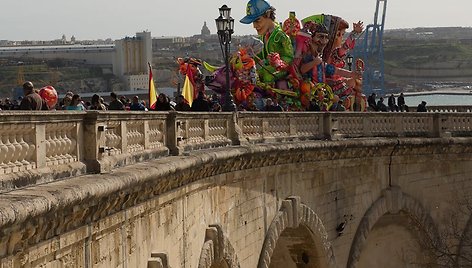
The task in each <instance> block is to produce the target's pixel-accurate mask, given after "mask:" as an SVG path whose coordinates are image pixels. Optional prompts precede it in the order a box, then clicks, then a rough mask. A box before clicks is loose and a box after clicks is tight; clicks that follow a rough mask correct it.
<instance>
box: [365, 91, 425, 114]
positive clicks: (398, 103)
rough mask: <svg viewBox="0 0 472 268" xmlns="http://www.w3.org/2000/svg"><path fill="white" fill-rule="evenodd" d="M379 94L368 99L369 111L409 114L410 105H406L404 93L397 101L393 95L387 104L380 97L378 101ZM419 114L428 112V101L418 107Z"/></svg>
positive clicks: (373, 94) (371, 95)
mask: <svg viewBox="0 0 472 268" xmlns="http://www.w3.org/2000/svg"><path fill="white" fill-rule="evenodd" d="M376 97H377V94H375V93H372V94H370V96H369V97H368V98H367V104H368V106H369V111H377V112H409V111H410V109H409V107H408V105H406V103H405V96H404V95H403V92H402V93H400V95H399V96H398V97H397V99H395V95H393V94H391V95H390V96H389V97H388V99H387V104H385V103H384V98H383V97H380V98H379V100H378V101H376ZM416 111H417V112H427V111H428V110H427V108H426V101H422V102H421V103H420V104H418V107H416Z"/></svg>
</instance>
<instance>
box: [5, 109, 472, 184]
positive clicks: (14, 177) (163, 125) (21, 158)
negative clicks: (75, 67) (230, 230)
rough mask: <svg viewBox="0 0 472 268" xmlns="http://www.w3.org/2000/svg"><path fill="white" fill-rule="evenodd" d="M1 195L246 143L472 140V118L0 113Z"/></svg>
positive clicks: (430, 115) (467, 115)
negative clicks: (58, 181) (394, 138)
mask: <svg viewBox="0 0 472 268" xmlns="http://www.w3.org/2000/svg"><path fill="white" fill-rule="evenodd" d="M0 119H1V120H0V183H1V185H0V192H2V191H8V190H11V189H15V188H18V187H22V186H26V185H30V184H36V183H40V182H47V181H51V180H55V179H60V178H65V177H71V176H76V175H80V174H84V173H102V172H108V171H110V170H112V169H113V168H115V167H120V166H126V165H130V164H134V163H137V162H141V161H144V160H149V159H155V158H159V157H163V156H168V155H179V154H183V153H186V152H190V151H193V150H199V149H205V148H214V147H224V146H234V145H240V144H248V143H271V142H281V141H296V140H321V139H326V140H332V139H345V138H363V137H448V136H459V137H461V136H462V137H463V136H471V135H472V114H470V113H344V112H343V113H309V112H301V113H277V112H272V113H261V112H257V113H254V112H243V113H177V112H169V113H165V112H162V113H154V112H127V113H123V112H108V111H107V112H98V111H88V112H74V113H71V112H63V111H57V112H53V113H52V112H39V113H34V114H32V113H30V112H7V113H2V114H0Z"/></svg>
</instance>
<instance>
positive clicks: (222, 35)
mask: <svg viewBox="0 0 472 268" xmlns="http://www.w3.org/2000/svg"><path fill="white" fill-rule="evenodd" d="M230 14H231V8H229V7H228V6H227V5H223V6H222V7H220V16H219V17H218V18H217V19H215V22H216V29H217V30H218V39H219V41H220V47H221V52H222V53H223V57H224V59H225V66H226V96H225V103H224V104H223V111H225V112H234V111H236V105H235V104H234V101H233V95H231V88H230V80H229V53H230V52H229V48H230V45H231V35H232V34H233V30H234V19H233V18H231V16H230Z"/></svg>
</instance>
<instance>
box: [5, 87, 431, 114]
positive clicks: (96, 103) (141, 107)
mask: <svg viewBox="0 0 472 268" xmlns="http://www.w3.org/2000/svg"><path fill="white" fill-rule="evenodd" d="M23 92H24V96H23V97H21V98H20V99H18V100H13V101H12V100H10V98H6V99H4V100H3V101H2V100H0V110H70V111H85V110H99V111H100V110H101V111H106V110H109V111H171V110H175V111H182V112H187V111H195V112H221V111H222V110H223V109H222V106H221V102H220V98H219V96H218V94H212V95H211V97H209V98H208V97H207V96H206V95H205V94H204V93H203V92H199V93H198V96H197V98H196V99H195V100H194V101H193V102H192V105H189V104H188V102H187V101H186V100H185V98H184V96H183V95H178V96H177V97H175V99H174V100H171V99H170V98H169V97H168V96H167V95H165V94H164V93H160V94H159V95H158V97H157V101H156V103H155V105H153V106H152V107H149V106H148V105H147V104H146V101H145V100H141V99H140V98H139V97H138V96H133V97H132V99H129V98H126V97H125V96H120V97H118V95H117V94H116V93H114V92H111V93H110V96H109V97H110V101H109V102H106V101H105V100H104V98H103V96H100V95H98V94H94V95H93V96H92V98H91V99H90V101H84V100H83V99H82V98H81V97H80V95H79V94H75V93H73V92H71V91H69V92H67V93H66V94H65V96H64V98H62V99H61V100H60V101H58V102H57V103H56V105H55V106H54V107H49V106H48V104H47V103H46V101H45V100H44V99H42V98H41V96H40V95H39V94H38V91H37V90H36V89H35V88H34V86H33V83H32V82H29V81H28V82H25V83H24V84H23ZM367 102H368V109H369V111H379V112H389V111H390V112H408V111H409V107H408V106H407V105H406V104H405V98H404V95H403V93H401V94H400V95H399V96H398V97H397V98H395V96H394V95H393V94H391V95H390V96H389V97H388V100H387V104H385V103H384V98H383V97H380V98H379V100H376V94H375V93H372V94H371V95H370V96H369V97H368V99H367ZM237 108H238V110H239V111H267V112H274V111H275V112H284V111H294V110H293V107H291V106H290V105H288V104H287V103H286V102H282V103H279V100H278V99H277V98H273V99H272V98H265V99H263V100H261V101H260V102H254V103H253V105H250V106H245V107H243V106H239V107H237ZM345 110H346V109H345V107H344V106H343V102H342V101H340V100H337V101H335V102H334V104H333V105H332V106H331V107H330V110H329V111H345ZM306 111H323V108H322V107H319V106H318V104H317V102H314V101H313V102H310V105H309V107H308V108H307V109H306ZM416 111H417V112H426V111H427V108H426V102H425V101H422V102H421V103H420V104H419V105H418V107H417V109H416Z"/></svg>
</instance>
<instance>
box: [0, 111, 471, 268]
mask: <svg viewBox="0 0 472 268" xmlns="http://www.w3.org/2000/svg"><path fill="white" fill-rule="evenodd" d="M471 136H472V114H471V113H439V112H437V113H233V114H232V113H175V112H171V113H157V112H155V113H154V112H127V113H123V112H61V111H58V112H54V113H50V112H43V113H41V112H38V113H34V114H31V113H24V112H4V113H0V183H1V186H0V190H1V193H0V258H1V260H0V267H2V268H6V267H48V268H49V267H128V268H134V267H149V268H155V267H174V268H175V267H196V268H197V267H198V268H204V267H208V268H218V267H224V268H226V267H230V268H232V267H243V268H244V267H248V268H252V267H260V268H263V267H284V268H285V267H287V268H290V267H322V268H324V267H349V268H351V267H407V266H408V267H420V265H421V264H424V265H425V266H428V267H434V265H436V264H437V265H439V264H444V263H453V265H458V266H460V265H461V263H462V262H463V261H464V260H462V259H461V258H459V257H455V256H456V255H461V254H462V255H463V254H465V253H467V252H469V251H470V250H471V248H470V240H467V238H471V233H470V232H471V231H470V227H471V226H470V218H469V217H470V211H467V210H466V209H467V208H469V206H467V204H470V203H467V202H468V201H471V199H470V198H471V196H470V192H471V186H472V181H471V177H472V176H471V174H472V158H471V156H472V138H471ZM464 209H465V210H466V211H465V212H464V213H460V212H461V211H463V210H464ZM451 230H452V231H455V232H457V233H458V234H459V236H456V237H455V238H454V239H450V238H449V237H447V238H445V237H444V234H445V233H447V231H451ZM467 242H469V243H467ZM442 249H447V250H450V256H452V257H451V258H450V260H448V259H447V258H446V259H445V258H441V257H438V256H439V255H438V254H437V251H438V250H442ZM456 253H457V254H456ZM443 257H444V256H443ZM451 267H452V266H451Z"/></svg>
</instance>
